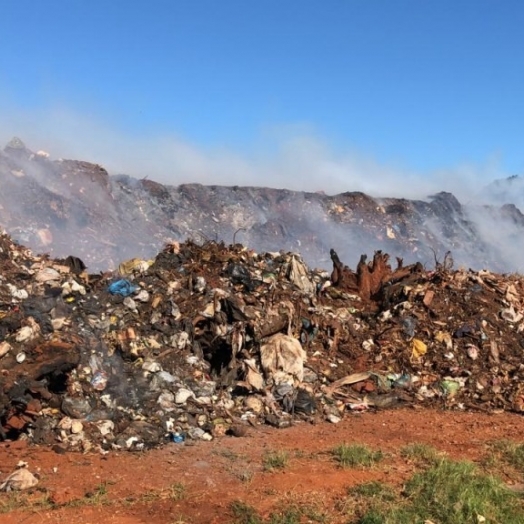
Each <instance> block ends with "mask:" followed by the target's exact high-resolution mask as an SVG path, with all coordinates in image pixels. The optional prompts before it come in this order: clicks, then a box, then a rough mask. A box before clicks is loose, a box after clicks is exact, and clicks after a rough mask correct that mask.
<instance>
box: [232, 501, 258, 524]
mask: <svg viewBox="0 0 524 524" xmlns="http://www.w3.org/2000/svg"><path fill="white" fill-rule="evenodd" d="M229 509H230V510H231V513H232V514H233V519H234V520H233V522H234V524H262V518H261V517H260V515H259V514H258V511H257V510H256V509H255V508H254V507H253V506H250V505H249V504H246V503H245V502H242V501H240V500H235V501H233V502H232V503H231V504H230V505H229Z"/></svg>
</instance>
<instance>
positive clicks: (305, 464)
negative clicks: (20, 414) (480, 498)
mask: <svg viewBox="0 0 524 524" xmlns="http://www.w3.org/2000/svg"><path fill="white" fill-rule="evenodd" d="M503 439H508V440H513V441H517V442H518V441H521V440H522V441H524V417H521V416H518V415H513V414H507V413H503V414H493V415H489V414H479V413H453V412H438V411H430V410H415V409H405V410H395V411H383V412H379V413H376V414H372V413H366V414H361V415H353V416H350V417H347V418H346V419H345V420H344V421H342V422H341V423H340V424H338V425H331V424H327V423H322V424H318V425H308V424H305V423H300V424H297V425H296V426H294V427H292V428H289V429H282V430H275V429H271V428H266V427H262V428H260V429H256V430H255V429H253V430H251V431H250V433H248V435H247V436H246V437H242V438H233V437H226V438H223V439H220V440H215V441H213V442H210V443H205V442H199V443H197V444H195V445H192V446H190V445H187V444H174V443H173V444H169V445H166V446H165V447H163V448H162V449H158V450H153V451H150V452H147V453H142V454H133V453H116V452H114V453H110V454H108V455H105V456H102V455H98V454H87V455H81V454H78V453H66V454H63V455H60V454H57V453H55V452H53V451H52V450H50V449H47V448H38V447H32V446H27V445H24V443H21V442H14V443H3V444H0V471H1V477H2V478H3V477H5V476H6V475H7V474H8V473H10V472H11V471H12V470H13V469H14V467H15V465H16V464H17V462H18V461H19V460H24V461H26V462H28V464H29V468H30V470H31V471H32V472H37V473H38V474H39V476H40V483H39V486H38V488H39V489H37V490H35V491H34V492H33V493H32V494H30V495H26V494H23V496H22V495H19V496H18V498H17V497H13V495H12V494H9V493H7V494H0V503H1V504H3V506H4V508H6V507H9V508H10V511H9V512H7V513H4V514H2V515H0V522H2V523H3V524H22V523H24V524H37V523H57V524H58V523H69V522H71V523H81V524H89V523H93V524H100V523H101V522H103V523H104V524H138V523H146V522H148V523H159V524H175V523H196V524H204V523H222V522H224V523H226V522H232V515H231V510H230V508H231V503H233V502H234V501H242V502H244V503H246V504H249V505H252V506H254V507H255V508H256V509H257V510H258V511H259V512H260V513H261V514H262V515H268V514H269V513H270V512H271V511H274V510H275V508H278V507H280V506H282V505H283V504H286V503H298V504H302V503H307V504H310V505H316V506H317V507H319V508H320V507H322V508H325V509H326V510H329V508H336V507H337V502H339V501H340V499H341V498H342V497H343V496H344V494H345V493H346V491H347V488H348V487H349V486H352V485H356V484H359V483H362V482H366V481H369V480H380V481H385V482H388V483H392V484H395V483H396V484H401V483H402V482H403V481H404V480H405V479H406V478H407V477H408V476H409V475H410V474H412V472H413V468H414V466H413V464H410V463H409V461H406V460H405V459H404V458H402V457H401V456H400V454H399V451H400V449H401V448H402V447H403V446H405V445H407V444H410V443H425V444H429V445H431V446H433V447H435V448H437V449H438V450H441V451H443V452H446V453H447V454H449V455H450V456H451V457H453V458H467V459H470V460H474V461H478V460H480V459H482V457H483V456H485V455H486V453H487V449H488V448H487V446H488V444H489V443H490V442H493V441H497V440H503ZM342 443H363V444H366V445H368V446H370V447H371V448H374V449H378V450H381V451H383V452H384V453H385V454H386V458H385V460H384V461H383V462H381V464H380V466H379V467H378V466H377V467H374V468H370V469H343V468H340V467H339V466H338V465H337V464H336V462H335V461H334V460H333V457H332V455H331V453H330V451H331V450H332V449H333V448H334V447H335V446H337V445H339V444H342ZM275 451H278V452H285V453H286V456H287V462H286V464H285V467H283V468H282V469H277V470H273V471H268V470H267V464H266V465H265V460H264V459H265V457H267V455H268V453H270V452H275ZM46 497H50V499H51V500H52V501H53V502H54V503H55V505H54V506H52V507H49V506H47V507H46V506H44V505H39V504H38V500H39V499H43V498H46ZM26 498H27V501H26ZM20 506H22V507H20ZM24 508H25V509H24ZM4 511H5V509H4ZM333 511H335V510H333ZM310 522H312V521H311V520H310ZM331 522H336V520H334V521H333V520H331Z"/></svg>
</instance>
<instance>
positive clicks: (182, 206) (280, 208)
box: [0, 139, 524, 271]
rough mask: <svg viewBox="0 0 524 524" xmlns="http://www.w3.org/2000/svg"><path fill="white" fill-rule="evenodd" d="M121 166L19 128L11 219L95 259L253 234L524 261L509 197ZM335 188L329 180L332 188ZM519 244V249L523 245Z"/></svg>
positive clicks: (303, 242) (2, 213)
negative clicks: (35, 140) (287, 183)
mask: <svg viewBox="0 0 524 524" xmlns="http://www.w3.org/2000/svg"><path fill="white" fill-rule="evenodd" d="M144 175H145V178H143V179H141V180H136V179H133V178H130V177H127V176H110V175H109V174H108V173H107V171H106V170H105V169H104V168H103V167H101V166H99V165H96V164H92V163H89V162H80V161H75V160H52V159H50V158H49V155H48V154H47V153H45V152H44V151H38V152H36V153H34V152H32V151H30V150H29V149H27V147H26V146H25V145H24V144H23V142H22V141H21V140H19V139H13V140H12V141H11V142H10V143H9V144H7V146H6V147H5V148H4V150H3V151H0V185H1V188H2V191H0V224H2V226H3V227H4V228H5V229H6V230H7V231H8V232H9V233H10V234H11V235H12V236H13V238H15V239H16V240H17V241H19V242H21V243H23V244H24V245H27V246H29V247H31V248H32V249H34V250H35V251H38V252H49V253H51V254H52V255H53V256H59V257H66V256H67V255H69V254H70V253H75V254H76V255H77V256H79V257H80V258H82V259H83V260H84V262H85V263H86V265H87V266H88V267H89V269H90V271H98V270H106V269H108V268H109V269H114V268H116V267H117V266H118V264H119V263H120V262H121V261H123V260H126V259H128V258H131V257H135V256H139V257H142V258H149V257H153V256H155V254H156V253H157V252H158V250H159V249H161V248H162V246H163V245H164V244H165V243H166V242H168V241H171V240H177V241H184V240H185V239H187V238H191V239H193V240H194V241H195V242H201V241H202V240H213V241H224V242H226V243H228V244H229V243H235V242H237V241H238V242H242V243H243V244H244V245H246V246H249V247H250V248H252V249H255V250H257V251H260V252H261V251H278V250H280V249H284V250H285V251H294V252H300V253H301V255H302V257H303V258H304V260H305V261H306V262H307V263H308V264H309V265H311V266H317V267H324V268H327V267H329V265H330V260H329V249H330V248H331V247H332V246H338V252H339V254H340V256H341V257H342V258H343V259H346V260H350V261H355V260H358V256H359V254H360V253H362V252H368V253H372V252H373V251H375V250H378V249H381V250H383V251H385V252H388V253H392V254H394V255H395V256H402V257H404V258H405V259H406V261H409V262H410V263H414V262H417V261H420V262H422V263H423V264H425V265H427V266H428V267H431V266H432V265H434V260H435V254H436V256H437V257H443V256H444V254H445V253H446V252H447V251H449V250H451V251H452V252H453V256H454V258H455V262H456V265H457V266H459V265H465V266H466V267H473V268H475V269H481V268H490V269H491V270H494V271H515V270H519V269H521V262H523V261H522V260H521V258H522V257H521V253H520V250H517V249H514V246H516V245H520V244H519V241H521V240H522V237H523V234H524V216H523V215H522V213H521V212H520V210H519V209H518V208H517V207H515V206H511V205H502V204H507V201H504V200H503V198H505V196H504V195H506V193H503V192H502V193H501V189H500V187H499V186H497V191H495V190H493V192H494V194H495V192H496V194H497V195H498V196H499V197H500V198H498V200H500V202H501V205H500V206H496V207H495V206H491V207H489V206H480V205H477V206H474V205H472V204H468V205H463V204H461V203H460V202H459V201H458V200H457V199H456V198H455V197H454V196H453V195H452V194H450V193H445V192H442V193H438V194H436V195H433V196H432V197H430V198H428V199H427V201H422V200H420V201H419V200H406V199H398V198H397V199H394V198H371V197H370V196H368V195H365V194H363V193H356V192H347V193H343V194H339V195H334V196H330V195H326V194H323V193H305V192H298V191H287V190H283V189H269V188H255V187H236V186H235V187H221V186H204V185H200V184H182V185H179V186H168V185H162V184H159V183H157V182H154V181H152V180H148V179H147V173H144ZM326 189H328V188H326ZM512 249H513V251H512Z"/></svg>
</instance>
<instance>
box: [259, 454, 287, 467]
mask: <svg viewBox="0 0 524 524" xmlns="http://www.w3.org/2000/svg"><path fill="white" fill-rule="evenodd" d="M288 460H289V455H288V454H287V452H286V451H269V452H267V453H266V454H265V455H264V458H263V459H262V464H263V466H264V471H273V470H275V469H284V468H285V467H286V466H287V463H288Z"/></svg>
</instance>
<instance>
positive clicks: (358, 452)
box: [331, 444, 384, 468]
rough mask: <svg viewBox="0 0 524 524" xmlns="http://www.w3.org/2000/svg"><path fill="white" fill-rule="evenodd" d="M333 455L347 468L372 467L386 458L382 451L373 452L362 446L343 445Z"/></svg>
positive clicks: (333, 451) (334, 450)
mask: <svg viewBox="0 0 524 524" xmlns="http://www.w3.org/2000/svg"><path fill="white" fill-rule="evenodd" d="M331 453H332V455H333V456H334V457H335V460H336V461H337V462H338V463H339V464H340V465H341V466H343V467H346V468H355V467H370V466H372V465H373V464H375V463H376V462H379V461H380V460H382V459H383V458H384V454H383V453H382V451H373V450H372V449H370V448H368V447H367V446H364V445H362V444H341V445H340V446H337V447H336V448H335V449H333V450H332V452H331Z"/></svg>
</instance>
